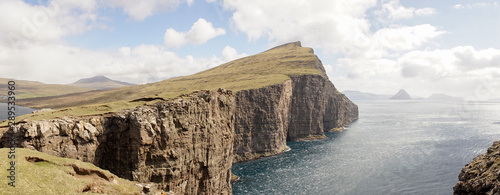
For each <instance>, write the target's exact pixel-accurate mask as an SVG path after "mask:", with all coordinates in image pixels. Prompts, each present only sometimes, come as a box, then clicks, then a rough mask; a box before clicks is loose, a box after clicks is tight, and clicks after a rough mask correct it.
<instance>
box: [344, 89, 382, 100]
mask: <svg viewBox="0 0 500 195" xmlns="http://www.w3.org/2000/svg"><path fill="white" fill-rule="evenodd" d="M342 93H343V94H345V95H346V96H347V98H349V99H351V100H387V99H389V98H390V97H391V95H387V94H373V93H364V92H361V91H351V90H345V91H343V92H342Z"/></svg>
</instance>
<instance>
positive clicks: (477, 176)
mask: <svg viewBox="0 0 500 195" xmlns="http://www.w3.org/2000/svg"><path fill="white" fill-rule="evenodd" d="M458 180H459V181H458V182H457V184H455V186H454V187H453V190H454V192H453V194H456V195H461V194H464V195H466V194H467V195H473V194H474V195H476V194H477V195H480V194H500V141H496V142H494V143H493V145H492V146H491V147H489V148H488V151H487V152H486V153H483V154H481V155H479V156H477V157H476V158H474V159H473V160H472V161H471V162H470V163H469V164H467V165H465V167H464V168H463V169H462V171H461V172H460V174H459V175H458Z"/></svg>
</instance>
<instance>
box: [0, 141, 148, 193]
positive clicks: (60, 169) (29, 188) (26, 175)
mask: <svg viewBox="0 0 500 195" xmlns="http://www.w3.org/2000/svg"><path fill="white" fill-rule="evenodd" d="M9 151H10V149H8V148H2V149H0V156H1V157H2V159H3V158H4V157H5V159H3V160H1V161H0V168H1V169H0V175H2V177H1V178H2V179H1V180H2V182H0V192H1V194H80V193H91V194H93V193H100V194H101V193H102V194H140V193H141V189H140V188H138V187H136V186H135V184H134V182H131V181H128V180H124V179H121V178H119V177H117V176H115V175H113V174H112V173H110V172H109V171H105V170H102V169H100V168H98V167H96V166H94V165H93V164H90V163H84V162H81V161H79V160H75V159H68V158H60V157H54V156H51V155H48V154H44V153H41V152H38V151H33V150H29V149H24V148H17V149H16V153H15V155H16V166H15V170H16V172H15V183H14V185H15V187H11V186H9V185H8V182H11V180H10V179H9V178H8V177H6V176H8V175H10V171H8V170H7V169H12V168H11V167H10V166H11V165H10V160H7V154H8V153H9Z"/></svg>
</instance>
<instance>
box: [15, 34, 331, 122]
mask: <svg viewBox="0 0 500 195" xmlns="http://www.w3.org/2000/svg"><path fill="white" fill-rule="evenodd" d="M302 74H318V75H322V76H324V77H326V73H325V71H324V68H323V66H322V64H321V61H320V60H319V59H318V57H317V56H316V55H315V54H314V52H313V50H312V49H311V48H307V47H302V46H301V45H300V42H294V43H288V44H285V45H282V46H278V47H275V48H273V49H270V50H267V51H265V52H262V53H259V54H256V55H253V56H249V57H245V58H241V59H238V60H235V61H231V62H228V63H226V64H222V65H219V66H217V67H214V68H212V69H209V70H206V71H203V72H199V73H196V74H193V75H190V76H184V77H177V78H173V79H168V80H164V81H160V82H157V83H151V84H145V85H135V86H127V87H121V88H117V89H110V90H103V91H90V92H84V93H77V94H68V95H62V96H55V97H43V98H33V99H26V100H20V101H19V102H18V104H20V105H23V106H27V107H31V108H55V109H60V110H56V111H53V112H50V113H48V112H46V113H39V114H36V115H29V116H25V117H24V118H28V119H41V118H53V117H59V116H64V115H76V116H82V115H94V114H102V113H106V112H116V111H118V110H121V109H125V108H133V107H135V106H138V105H141V104H144V103H148V102H145V101H141V99H142V100H145V98H148V100H153V99H169V98H173V97H177V96H179V95H181V94H186V93H191V92H192V91H196V90H216V89H218V88H225V89H230V90H233V91H235V92H237V91H240V90H246V89H254V88H261V87H265V86H269V85H273V84H277V83H281V82H283V81H285V80H287V79H289V75H302ZM132 100H137V101H132ZM149 103H152V102H149ZM61 108H64V109H61Z"/></svg>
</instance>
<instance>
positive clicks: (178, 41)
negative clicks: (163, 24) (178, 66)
mask: <svg viewBox="0 0 500 195" xmlns="http://www.w3.org/2000/svg"><path fill="white" fill-rule="evenodd" d="M224 34H226V30H224V29H223V28H214V27H213V25H212V23H210V22H208V21H206V20H205V19H203V18H200V19H198V21H196V22H195V23H194V24H193V26H191V29H190V30H189V31H188V32H177V31H176V30H174V29H172V28H169V29H167V30H166V31H165V34H164V37H163V38H164V43H165V45H166V46H167V47H171V48H179V47H181V46H183V45H184V44H187V43H189V44H193V45H200V44H204V43H206V42H207V41H208V40H210V39H213V38H215V37H217V36H220V35H224Z"/></svg>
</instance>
